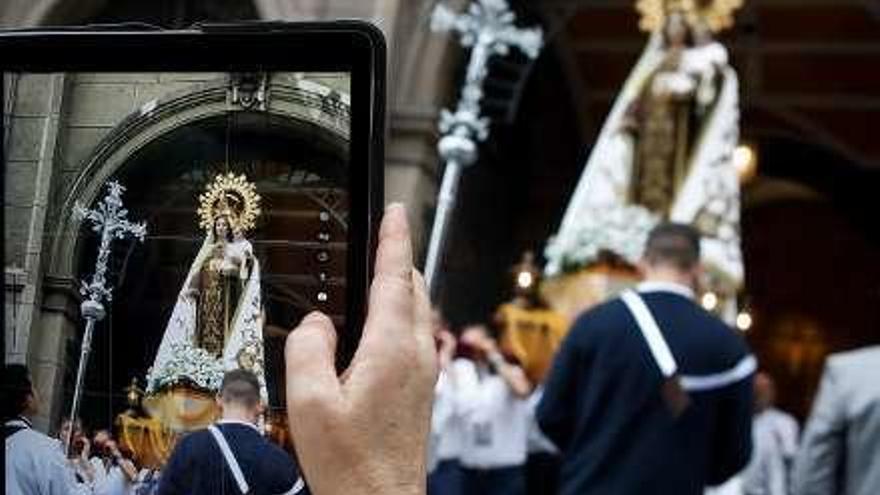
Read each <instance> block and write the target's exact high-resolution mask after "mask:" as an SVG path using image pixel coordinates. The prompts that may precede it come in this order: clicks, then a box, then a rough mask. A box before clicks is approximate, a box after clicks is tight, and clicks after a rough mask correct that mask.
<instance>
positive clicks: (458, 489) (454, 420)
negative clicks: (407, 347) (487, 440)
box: [427, 311, 476, 495]
mask: <svg viewBox="0 0 880 495" xmlns="http://www.w3.org/2000/svg"><path fill="white" fill-rule="evenodd" d="M434 319H435V322H434V324H435V332H434V338H435V340H436V341H437V343H438V345H439V349H438V353H437V359H438V364H439V365H440V366H439V367H440V373H439V376H438V377H437V385H436V386H435V388H434V406H433V411H432V414H431V434H430V443H429V450H428V490H427V493H428V495H460V494H461V493H462V487H463V485H462V483H463V482H462V476H463V474H462V470H461V463H460V462H459V458H460V457H461V450H462V447H463V445H464V434H465V431H464V422H463V418H462V416H461V414H460V412H461V406H460V405H459V404H457V401H458V397H459V395H460V394H458V393H457V392H458V391H459V390H460V389H462V388H464V389H470V388H473V386H474V385H475V381H476V376H475V375H474V374H473V373H469V369H468V367H467V364H468V363H467V362H466V361H465V360H463V359H456V360H454V361H453V358H454V356H455V349H456V346H457V344H458V342H457V341H456V338H455V335H453V334H452V332H450V331H449V330H448V329H447V328H446V326H445V325H444V324H443V322H442V319H441V318H440V316H439V314H438V313H437V312H436V311H435V313H434Z"/></svg>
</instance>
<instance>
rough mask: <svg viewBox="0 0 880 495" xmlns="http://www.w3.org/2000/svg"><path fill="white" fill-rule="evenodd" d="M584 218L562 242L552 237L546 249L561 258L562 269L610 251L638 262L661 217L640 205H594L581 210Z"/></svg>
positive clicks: (550, 255)
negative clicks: (604, 206) (586, 209)
mask: <svg viewBox="0 0 880 495" xmlns="http://www.w3.org/2000/svg"><path fill="white" fill-rule="evenodd" d="M581 218H582V222H581V224H580V225H579V226H578V228H577V230H575V231H574V234H573V235H572V236H571V237H569V238H568V239H567V242H565V243H563V242H561V240H560V239H558V238H554V239H551V240H550V242H549V243H548V245H547V248H546V249H545V251H544V256H545V257H546V258H547V259H548V260H549V259H559V260H560V266H561V269H562V273H571V272H575V271H577V270H580V269H581V268H584V267H586V266H589V265H590V264H592V263H595V262H597V261H600V260H601V259H602V258H603V254H606V253H611V254H612V255H613V256H618V257H620V258H621V259H622V260H623V261H626V262H627V263H630V264H632V265H635V264H636V263H637V262H638V260H639V258H641V256H642V253H643V252H644V249H645V243H646V242H647V241H648V234H649V233H650V232H651V229H653V228H654V227H655V226H656V225H657V223H658V219H657V217H656V216H655V215H653V214H652V213H651V212H649V211H648V210H646V209H645V208H643V207H641V206H636V205H628V206H612V207H610V208H601V209H600V208H596V207H594V208H591V209H590V211H584V212H582V214H581Z"/></svg>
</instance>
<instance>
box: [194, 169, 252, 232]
mask: <svg viewBox="0 0 880 495" xmlns="http://www.w3.org/2000/svg"><path fill="white" fill-rule="evenodd" d="M260 212H261V211H260V195H259V194H257V186H256V185H254V183H252V182H248V180H247V177H245V175H244V174H242V175H235V174H233V173H231V172H229V173H226V174H220V175H218V176H216V177H214V180H213V181H212V182H211V184H210V185H208V188H207V189H206V190H205V192H204V193H202V194H201V195H200V196H199V210H198V214H199V226H200V227H201V228H203V229H205V231H207V232H210V231H211V229H212V228H213V227H214V222H215V221H216V220H217V217H220V216H225V217H226V218H227V219H228V220H229V223H230V224H231V226H232V228H233V229H234V230H238V231H240V232H245V231H248V230H251V229H253V228H254V227H255V225H256V220H257V217H259V216H260Z"/></svg>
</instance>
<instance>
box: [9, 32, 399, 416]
mask: <svg viewBox="0 0 880 495" xmlns="http://www.w3.org/2000/svg"><path fill="white" fill-rule="evenodd" d="M0 73H2V81H3V89H2V96H0V97H2V109H3V141H2V145H3V147H4V149H3V153H2V156H3V157H4V173H3V182H4V183H3V188H2V190H3V194H4V196H5V197H4V205H5V208H4V215H3V222H4V234H5V240H6V242H5V266H6V277H7V280H12V283H11V285H10V284H7V285H8V286H11V287H12V289H13V290H11V291H7V292H6V299H7V300H6V305H5V308H6V313H7V314H6V321H7V333H6V339H7V342H6V352H7V356H8V357H11V359H13V360H19V361H26V362H29V363H34V362H37V363H41V365H40V367H39V369H35V370H33V373H34V374H35V375H38V376H36V377H35V378H36V382H37V383H41V384H43V386H44V387H45V388H46V390H40V392H41V393H43V395H44V396H43V401H44V403H46V404H45V405H46V406H47V409H48V411H46V413H45V414H46V415H47V418H48V420H49V421H50V422H53V423H55V422H57V420H58V418H59V416H62V415H66V414H67V408H68V407H69V404H70V402H71V400H72V399H73V392H74V388H76V387H75V386H76V375H77V366H78V364H79V362H80V356H81V353H80V350H81V342H82V339H83V334H84V331H85V329H86V327H87V319H88V318H87V317H88V316H90V315H89V311H93V312H94V311H98V309H100V310H101V311H103V314H100V315H98V316H99V317H98V318H94V319H95V323H94V325H93V326H94V329H93V337H92V342H91V346H90V347H91V353H90V356H88V357H87V360H86V367H85V376H84V379H83V387H82V389H83V394H82V398H81V400H82V406H81V411H82V413H81V414H80V417H83V418H89V422H90V423H93V424H96V423H101V424H112V421H114V420H115V419H114V418H115V417H116V416H117V415H118V414H119V413H120V412H122V411H124V410H125V409H126V407H129V405H130V404H129V403H128V398H127V397H128V395H131V394H129V393H128V392H126V390H128V388H127V386H129V385H130V384H132V380H136V385H137V387H136V388H134V389H131V390H134V393H135V395H137V394H140V395H143V399H142V400H143V402H144V404H147V402H149V400H156V398H157V397H159V398H162V396H163V394H166V395H168V394H170V395H171V396H173V397H171V399H173V400H171V399H169V400H170V402H167V403H158V404H152V406H151V407H153V408H154V410H153V413H152V416H154V417H155V416H156V415H157V414H158V415H160V416H161V415H162V414H165V413H164V412H162V410H161V408H174V407H178V409H179V410H175V411H172V412H169V413H168V417H167V418H165V417H163V418H162V419H163V421H167V422H169V425H170V426H171V427H172V429H174V430H175V431H184V430H188V429H191V428H193V427H194V426H201V425H203V424H206V422H210V421H208V417H209V415H211V414H214V412H215V411H211V410H210V407H209V404H207V402H204V401H203V402H204V403H200V402H199V400H201V399H199V397H200V396H199V394H200V393H201V394H202V395H203V396H205V397H208V396H210V394H211V393H213V392H215V391H216V389H217V387H218V386H219V382H218V377H220V376H222V371H223V370H228V369H233V368H237V367H244V368H248V369H252V370H254V371H255V372H256V373H257V374H258V375H259V376H260V380H261V385H262V386H263V387H264V390H263V391H262V393H263V395H264V399H265V400H266V402H267V403H268V404H269V406H270V407H271V408H275V409H278V408H283V406H284V395H283V394H284V392H283V390H284V389H283V386H284V384H283V374H284V362H283V349H284V342H285V337H286V335H287V333H288V332H289V331H290V330H291V329H292V328H294V327H295V326H296V325H297V324H298V322H299V321H300V319H301V318H302V317H303V316H305V315H306V314H308V313H309V312H311V311H313V310H320V311H323V312H325V313H327V314H328V315H330V316H331V318H332V319H333V321H334V323H335V324H336V327H337V329H338V331H339V334H340V339H339V355H338V364H339V367H340V369H341V368H342V367H344V366H345V364H346V363H347V362H348V360H349V359H350V358H351V356H352V354H353V352H354V349H355V347H356V346H357V342H358V340H359V337H360V335H359V332H360V329H361V326H362V324H363V319H364V314H365V297H366V292H367V288H368V283H369V279H370V275H371V265H372V258H371V255H372V253H373V252H374V244H375V233H376V229H375V228H374V227H376V225H377V222H378V219H379V216H380V215H381V206H382V203H383V190H382V168H381V167H382V163H383V136H384V105H385V103H384V91H385V47H384V41H383V38H382V35H381V33H380V32H379V31H378V30H376V29H375V28H374V27H372V26H370V25H368V24H365V23H360V22H332V23H303V24H288V23H245V24H213V25H202V26H197V27H196V28H194V29H191V30H186V31H159V30H156V31H151V30H146V31H138V30H133V29H131V28H129V27H126V26H121V27H116V28H107V27H105V28H101V27H95V28H88V29H68V28H63V29H57V30H53V29H46V30H38V31H17V32H15V31H13V32H5V33H2V34H0ZM141 226H143V231H141V230H140V229H141ZM102 264H103V268H102V267H101V265H102ZM102 291H104V292H103V293H102ZM96 294H97V296H96ZM90 299H93V300H96V301H97V304H98V305H100V306H101V307H100V308H98V309H95V308H92V309H91V310H90V309H89V308H87V307H86V306H85V305H83V304H82V303H83V302H84V301H89V300H90ZM92 316H94V315H92ZM10 322H11V323H10ZM10 324H11V327H12V328H11V331H10ZM178 389H182V390H185V391H187V393H190V392H192V393H194V394H195V395H192V397H195V399H193V398H192V397H190V398H187V397H189V396H186V395H185V394H184V395H182V396H181V395H180V394H178V395H176V396H175V395H174V393H173V392H174V391H175V390H178ZM202 398H204V397H202ZM138 400H141V399H138ZM163 400H164V399H163ZM175 400H176V401H177V402H174V401H175ZM180 401H184V402H180ZM186 401H189V402H186ZM181 404H183V405H181ZM187 404H189V405H187ZM187 408H189V409H187ZM157 411H158V412H157ZM172 416H173V417H172Z"/></svg>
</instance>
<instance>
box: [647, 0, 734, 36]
mask: <svg viewBox="0 0 880 495" xmlns="http://www.w3.org/2000/svg"><path fill="white" fill-rule="evenodd" d="M743 2H744V0H637V1H636V10H637V11H638V12H639V14H640V15H641V20H640V21H639V28H640V29H641V30H642V31H647V32H653V31H654V30H657V29H661V28H662V27H663V22H664V20H665V19H666V15H667V13H669V12H672V11H681V12H684V14H685V16H686V17H687V18H688V19H689V20H694V19H697V20H700V21H701V22H702V23H703V24H705V25H706V27H708V28H709V29H710V30H711V31H712V32H713V33H717V32H719V31H722V30H724V29H727V28H729V27H730V26H732V25H733V14H734V12H736V10H737V9H739V8H740V7H742V5H743Z"/></svg>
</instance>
